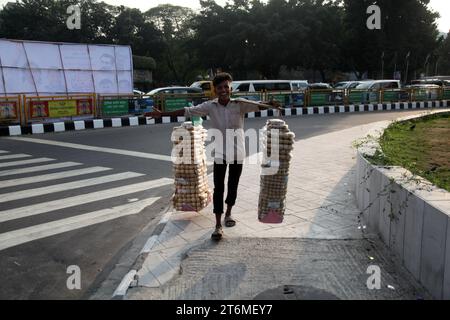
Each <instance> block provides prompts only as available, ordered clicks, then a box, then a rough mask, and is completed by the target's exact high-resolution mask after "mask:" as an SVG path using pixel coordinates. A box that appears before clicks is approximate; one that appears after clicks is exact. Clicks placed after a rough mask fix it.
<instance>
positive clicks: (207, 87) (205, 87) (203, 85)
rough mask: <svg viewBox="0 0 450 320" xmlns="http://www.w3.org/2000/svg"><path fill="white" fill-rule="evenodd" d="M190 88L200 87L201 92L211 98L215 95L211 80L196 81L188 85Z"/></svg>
mask: <svg viewBox="0 0 450 320" xmlns="http://www.w3.org/2000/svg"><path fill="white" fill-rule="evenodd" d="M190 87H191V88H199V89H202V91H203V93H204V94H205V95H206V96H208V97H210V98H213V97H214V96H215V93H214V87H213V82H212V81H209V80H202V81H196V82H194V83H193V84H191V86H190Z"/></svg>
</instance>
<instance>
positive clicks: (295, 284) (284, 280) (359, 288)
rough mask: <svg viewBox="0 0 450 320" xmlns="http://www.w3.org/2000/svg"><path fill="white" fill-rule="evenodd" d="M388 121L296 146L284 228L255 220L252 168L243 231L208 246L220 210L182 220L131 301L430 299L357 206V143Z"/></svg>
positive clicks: (176, 220) (242, 195)
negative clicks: (374, 275)
mask: <svg viewBox="0 0 450 320" xmlns="http://www.w3.org/2000/svg"><path fill="white" fill-rule="evenodd" d="M385 123H386V122H385V121H383V122H377V123H372V124H369V125H363V126H358V127H353V128H350V129H347V130H342V131H338V132H333V133H329V134H325V135H321V136H316V137H313V138H309V139H306V140H297V141H296V143H295V147H294V151H293V153H294V156H293V158H292V162H291V168H290V175H289V183H288V194H287V200H286V204H287V205H286V206H287V209H286V215H285V220H284V222H283V223H282V224H272V225H269V224H263V223H260V222H259V221H258V219H257V207H258V195H259V181H260V176H259V172H260V167H259V166H258V165H249V164H247V165H245V166H244V170H243V173H242V177H241V180H240V184H239V189H238V199H237V203H236V206H235V207H234V209H233V216H234V218H235V220H237V224H236V226H234V227H232V228H226V227H224V233H225V235H224V238H223V240H222V241H220V242H218V243H216V242H213V241H211V240H210V236H211V233H212V231H213V227H214V224H215V222H214V215H213V214H212V205H210V206H208V207H207V208H206V209H204V210H203V211H202V212H200V213H192V212H184V213H183V212H174V213H173V214H172V215H171V216H170V220H169V221H168V223H167V224H166V226H165V228H164V230H163V232H162V233H161V234H160V236H159V237H158V240H157V242H156V243H155V245H154V246H153V248H152V250H151V252H150V254H149V255H148V257H147V258H146V260H145V262H144V263H143V266H142V268H141V269H140V270H139V271H138V273H137V276H138V278H137V279H138V281H137V283H135V286H134V287H131V288H130V289H129V290H128V292H127V294H126V296H125V297H124V298H125V299H254V298H257V299H429V298H430V296H429V294H428V293H427V292H426V290H425V289H423V287H421V286H420V285H419V284H418V283H417V282H415V281H414V280H413V278H412V277H411V275H410V274H409V272H408V271H407V270H406V269H404V268H402V267H401V266H400V264H399V263H398V262H396V261H395V259H394V258H393V256H392V255H391V254H390V253H389V251H388V250H387V248H386V247H385V246H384V244H383V243H382V242H381V241H380V240H378V237H377V236H375V235H371V234H369V233H368V230H367V229H366V227H365V226H364V225H363V224H362V223H361V222H360V212H359V211H358V209H357V207H356V203H355V195H354V194H355V164H356V160H355V155H356V150H355V149H354V148H353V147H352V143H353V142H354V141H355V140H356V139H358V138H363V137H364V136H366V134H367V132H369V131H370V130H371V129H374V128H377V127H381V126H382V125H383V124H385ZM297 138H300V137H297ZM210 178H211V179H212V177H210ZM212 186H213V184H212V181H210V187H211V188H212ZM369 266H372V267H371V268H374V267H373V266H375V269H376V267H379V268H380V269H379V270H380V271H381V285H380V289H369V288H368V286H367V281H368V278H369V277H370V276H371V274H370V273H367V271H368V268H369ZM371 268H369V271H370V270H373V269H371ZM372 272H373V271H372ZM369 282H370V281H369ZM371 283H373V282H371Z"/></svg>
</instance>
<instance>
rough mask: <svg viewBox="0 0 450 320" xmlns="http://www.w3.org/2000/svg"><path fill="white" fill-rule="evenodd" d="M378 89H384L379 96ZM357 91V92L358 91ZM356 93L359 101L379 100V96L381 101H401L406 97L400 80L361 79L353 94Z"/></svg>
mask: <svg viewBox="0 0 450 320" xmlns="http://www.w3.org/2000/svg"><path fill="white" fill-rule="evenodd" d="M380 90H384V91H383V94H382V96H380ZM358 91H359V92H358ZM355 95H358V96H359V98H358V101H353V99H352V101H351V102H360V103H371V102H379V101H380V98H381V99H382V100H383V101H403V100H407V99H408V93H407V92H406V91H402V90H401V85H400V80H368V81H362V82H361V83H360V84H359V85H357V86H356V88H355V91H354V92H353V95H352V94H351V96H353V97H355Z"/></svg>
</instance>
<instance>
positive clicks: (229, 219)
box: [225, 215, 236, 228]
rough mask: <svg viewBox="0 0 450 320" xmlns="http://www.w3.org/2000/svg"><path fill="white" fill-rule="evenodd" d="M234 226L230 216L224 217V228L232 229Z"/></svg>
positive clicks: (234, 222)
mask: <svg viewBox="0 0 450 320" xmlns="http://www.w3.org/2000/svg"><path fill="white" fill-rule="evenodd" d="M235 225H236V221H235V220H234V219H233V218H232V217H231V215H229V216H225V226H226V227H228V228H231V227H234V226H235Z"/></svg>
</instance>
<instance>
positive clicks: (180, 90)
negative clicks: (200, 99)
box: [147, 86, 203, 96]
mask: <svg viewBox="0 0 450 320" xmlns="http://www.w3.org/2000/svg"><path fill="white" fill-rule="evenodd" d="M188 93H203V90H202V89H201V88H192V87H175V86H174V87H164V88H156V89H153V90H152V91H150V92H147V95H149V96H154V95H157V94H188Z"/></svg>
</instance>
